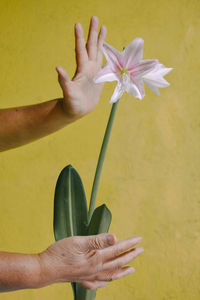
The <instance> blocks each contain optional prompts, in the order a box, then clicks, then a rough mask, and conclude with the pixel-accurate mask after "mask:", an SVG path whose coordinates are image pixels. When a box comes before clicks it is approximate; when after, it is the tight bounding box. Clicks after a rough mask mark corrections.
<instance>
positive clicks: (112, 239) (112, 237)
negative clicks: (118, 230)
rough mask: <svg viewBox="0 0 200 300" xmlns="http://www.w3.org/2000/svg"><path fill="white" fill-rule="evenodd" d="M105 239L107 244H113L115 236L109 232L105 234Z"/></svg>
mask: <svg viewBox="0 0 200 300" xmlns="http://www.w3.org/2000/svg"><path fill="white" fill-rule="evenodd" d="M106 239H107V244H108V245H110V246H112V245H113V244H114V241H115V239H116V237H115V236H113V235H112V234H109V235H107V237H106Z"/></svg>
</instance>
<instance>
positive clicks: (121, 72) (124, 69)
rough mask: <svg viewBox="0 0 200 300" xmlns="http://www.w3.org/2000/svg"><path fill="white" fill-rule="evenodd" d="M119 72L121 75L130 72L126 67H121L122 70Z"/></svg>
mask: <svg viewBox="0 0 200 300" xmlns="http://www.w3.org/2000/svg"><path fill="white" fill-rule="evenodd" d="M119 73H120V75H122V76H123V74H126V75H128V73H129V72H128V70H127V69H126V68H123V69H121V70H120V72H119Z"/></svg>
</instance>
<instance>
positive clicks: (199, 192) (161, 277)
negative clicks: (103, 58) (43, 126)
mask: <svg viewBox="0 0 200 300" xmlns="http://www.w3.org/2000/svg"><path fill="white" fill-rule="evenodd" d="M92 15H97V16H98V17H99V18H100V22H101V23H103V24H105V25H106V26H107V28H108V36H107V42H108V43H110V44H111V45H113V46H114V47H116V48H118V49H122V48H123V47H124V46H126V45H127V44H128V43H130V42H131V41H132V40H133V39H134V38H135V37H142V38H143V39H144V41H145V44H144V58H158V59H159V60H160V61H161V62H162V63H163V64H165V65H166V66H167V67H174V70H173V71H172V72H171V73H170V74H169V75H167V77H166V79H167V80H168V81H169V82H170V83H171V86H170V87H169V88H166V89H163V90H161V96H160V97H158V96H156V95H155V94H154V93H153V92H151V91H150V90H148V89H147V88H146V94H147V95H146V97H145V98H144V100H143V101H142V102H139V101H137V100H136V99H134V98H132V96H131V95H124V96H123V98H122V99H121V101H120V105H119V108H118V112H117V117H116V120H115V124H114V128H113V132H112V138H111V141H110V145H109V149H108V153H107V158H106V163H105V165H104V170H103V177H102V183H101V187H100V193H99V199H98V204H102V203H103V202H105V203H106V204H107V205H108V207H109V208H110V209H111V211H112V214H113V221H112V226H111V230H110V231H111V232H113V233H115V234H116V235H117V237H118V238H119V239H123V238H127V237H129V236H132V235H141V236H143V239H144V241H143V243H142V245H143V246H144V248H145V253H144V254H143V255H142V256H140V257H139V258H138V259H137V260H136V261H135V262H134V263H132V265H134V267H135V269H136V272H135V274H134V275H131V276H129V277H126V278H124V279H122V280H121V281H115V282H112V283H109V285H108V288H106V289H101V290H99V291H98V295H97V298H96V299H97V300H100V299H105V300H106V299H109V300H111V299H126V300H128V299H130V300H133V299H136V300H169V299H176V300H183V299H187V300H197V299H200V288H199V279H200V273H199V269H200V263H199V258H198V256H199V251H200V238H199V223H198V221H199V206H198V205H199V199H200V155H199V149H200V92H199V84H200V82H199V79H200V77H199V73H200V40H199V32H200V1H199V0H190V1H189V0H167V1H166V0H141V1H139V0H137V1H136V0H135V1H134V0H123V1H121V0H108V1H106V0H101V1H99V0H98V1H94V0H93V1H92V0H82V1H72V0H68V1H64V0H60V1H58V0H9V1H8V0H1V1H0V28H1V29H0V68H1V72H0V87H1V88H0V101H1V102H0V107H1V108H4V107H12V106H21V105H26V104H27V105H28V104H32V103H37V102H43V101H45V100H49V99H53V98H57V97H60V96H61V95H62V93H61V90H60V88H59V85H58V83H57V74H56V71H55V66H57V65H62V66H63V67H65V68H66V69H67V71H68V72H69V74H70V75H71V76H72V75H73V72H74V68H75V59H74V35H73V26H74V23H75V22H77V21H79V22H81V23H82V24H83V27H84V28H85V29H87V28H88V23H89V18H90V16H92ZM114 86H115V84H112V83H107V84H106V86H105V88H104V91H103V93H102V97H101V101H100V103H99V105H98V107H97V109H96V110H95V111H94V112H93V113H92V114H90V115H88V116H87V117H86V118H83V119H82V120H80V121H79V122H77V123H74V124H73V125H70V126H69V127H67V128H65V129H63V130H61V131H60V132H58V133H55V134H52V135H50V136H49V137H47V138H44V139H42V140H39V141H37V142H34V143H31V144H29V145H26V146H23V147H21V148H17V149H14V150H9V151H7V152H3V153H1V155H0V170H1V175H0V191H1V204H0V205H1V209H0V250H2V251H15V252H24V253H36V252H38V251H42V250H43V249H45V248H46V247H47V246H48V245H50V244H51V243H52V242H53V241H54V236H53V229H52V226H53V225H52V222H53V218H52V215H53V196H54V188H55V183H56V180H57V177H58V174H59V172H60V171H61V169H62V168H63V167H64V166H66V165H67V164H69V163H71V164H72V165H73V166H74V167H75V168H77V170H78V171H79V173H80V175H81V177H82V178H83V182H84V185H85V188H86V193H87V195H88V196H89V194H90V190H91V184H92V180H93V175H94V171H95V167H96V161H97V156H98V153H99V148H100V145H101V141H102V137H103V134H104V130H105V126H106V123H107V119H108V116H109V111H110V109H111V106H110V105H109V104H108V100H109V98H110V96H111V94H112V92H113V88H114ZM97 119H98V120H99V121H98V122H97ZM0 299H3V300H11V299H13V300H14V299H20V300H25V299H29V300H32V299H34V300H35V299H37V300H39V299H48V300H55V299H60V300H62V299H72V290H71V287H70V285H69V284H56V285H52V286H49V287H45V288H42V289H38V290H26V291H17V292H13V293H4V294H1V295H0Z"/></svg>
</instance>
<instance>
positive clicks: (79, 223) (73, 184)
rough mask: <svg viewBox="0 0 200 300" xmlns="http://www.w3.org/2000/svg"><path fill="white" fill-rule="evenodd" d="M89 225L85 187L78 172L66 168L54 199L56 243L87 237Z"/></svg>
mask: <svg viewBox="0 0 200 300" xmlns="http://www.w3.org/2000/svg"><path fill="white" fill-rule="evenodd" d="M87 224H88V212H87V202H86V197H85V191H84V187H83V184H82V181H81V178H80V176H79V174H78V173H77V171H76V170H75V169H74V168H73V167H72V166H71V165H69V166H67V167H65V168H64V169H63V170H62V171H61V173H60V175H59V177H58V180H57V184H56V189H55V198H54V235H55V239H56V241H58V240H61V239H63V238H65V237H70V236H74V235H86V234H87Z"/></svg>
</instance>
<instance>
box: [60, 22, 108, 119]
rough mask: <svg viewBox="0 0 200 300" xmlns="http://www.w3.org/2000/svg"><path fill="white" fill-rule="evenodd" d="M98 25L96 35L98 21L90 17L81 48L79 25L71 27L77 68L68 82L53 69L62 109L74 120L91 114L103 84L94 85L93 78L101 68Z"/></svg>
mask: <svg viewBox="0 0 200 300" xmlns="http://www.w3.org/2000/svg"><path fill="white" fill-rule="evenodd" d="M106 33H107V30H106V27H105V26H102V27H101V30H100V32H99V35H98V18H97V17H92V18H91V22H90V28H89V33H88V40H87V44H86V45H85V41H84V35H83V29H82V26H81V24H80V23H77V24H76V25H75V47H76V63H77V68H76V72H75V75H74V77H73V78H72V80H70V79H69V77H68V75H67V73H66V71H65V70H64V69H63V68H62V67H57V68H56V70H57V72H58V80H59V83H60V86H61V88H62V90H63V96H64V99H63V103H62V104H63V110H64V112H65V113H66V114H67V116H68V117H70V118H72V119H74V120H76V119H78V118H80V117H82V116H83V115H85V114H87V113H89V112H90V111H92V110H93V109H94V108H95V106H96V105H97V103H98V101H99V97H100V94H101V91H102V88H103V83H98V84H97V83H94V82H93V78H94V76H95V75H96V74H97V72H98V71H99V70H100V68H101V65H102V45H103V43H104V40H105V37H106Z"/></svg>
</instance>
